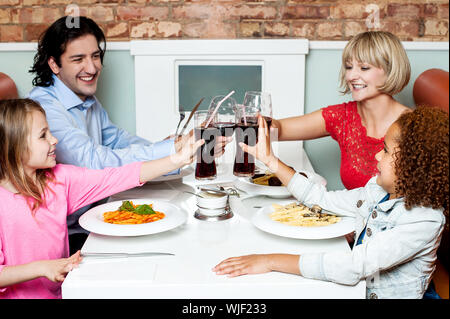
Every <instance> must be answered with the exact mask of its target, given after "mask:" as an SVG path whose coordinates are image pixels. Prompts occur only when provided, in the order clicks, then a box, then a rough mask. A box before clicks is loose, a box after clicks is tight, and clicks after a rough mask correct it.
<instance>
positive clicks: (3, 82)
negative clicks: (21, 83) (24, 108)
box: [0, 72, 19, 100]
mask: <svg viewBox="0 0 450 319" xmlns="http://www.w3.org/2000/svg"><path fill="white" fill-rule="evenodd" d="M18 97H19V94H18V93H17V87H16V84H15V83H14V81H13V80H12V79H11V78H10V77H9V76H8V75H6V74H5V73H2V72H0V100H6V99H17V98H18Z"/></svg>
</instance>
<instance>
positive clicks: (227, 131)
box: [214, 122, 236, 137]
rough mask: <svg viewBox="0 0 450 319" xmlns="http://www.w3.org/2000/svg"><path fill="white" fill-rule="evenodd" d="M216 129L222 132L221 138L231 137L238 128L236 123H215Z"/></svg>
mask: <svg viewBox="0 0 450 319" xmlns="http://www.w3.org/2000/svg"><path fill="white" fill-rule="evenodd" d="M214 127H215V128H216V129H218V130H220V135H221V136H226V137H230V136H232V135H233V133H234V129H235V128H236V124H235V123H231V122H218V123H214Z"/></svg>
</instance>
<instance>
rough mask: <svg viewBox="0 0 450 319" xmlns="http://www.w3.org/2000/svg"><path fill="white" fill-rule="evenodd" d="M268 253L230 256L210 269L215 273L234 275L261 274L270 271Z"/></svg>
mask: <svg viewBox="0 0 450 319" xmlns="http://www.w3.org/2000/svg"><path fill="white" fill-rule="evenodd" d="M269 264H270V255H247V256H241V257H231V258H227V259H225V260H224V261H222V262H220V263H219V264H218V265H217V266H215V267H214V268H213V269H212V270H213V271H214V272H215V273H216V274H217V275H229V277H236V276H241V275H248V274H262V273H266V272H270V271H271V268H270V267H269Z"/></svg>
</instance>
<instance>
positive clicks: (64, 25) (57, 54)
mask: <svg viewBox="0 0 450 319" xmlns="http://www.w3.org/2000/svg"><path fill="white" fill-rule="evenodd" d="M73 21H75V22H76V23H73ZM87 34H92V35H93V36H94V37H95V38H96V39H97V43H98V48H99V50H100V59H101V61H102V63H103V56H104V54H105V50H106V40H105V35H104V33H103V31H102V30H101V29H100V27H99V26H98V25H97V24H96V23H95V22H94V21H93V20H92V19H89V18H87V17H82V16H80V17H71V16H65V17H61V18H59V19H58V20H56V21H55V22H54V23H53V24H52V25H51V26H50V27H49V28H48V29H47V30H46V31H45V32H44V33H43V34H42V35H41V36H40V38H39V43H38V48H37V53H36V55H35V56H34V63H33V66H32V67H31V69H30V70H29V72H30V73H36V76H35V77H34V79H33V85H34V86H50V85H53V72H52V70H51V69H50V66H49V65H48V60H49V59H50V58H51V57H53V58H54V59H55V62H56V64H57V65H58V66H59V67H61V61H60V60H61V59H60V58H61V55H62V54H63V53H64V51H65V50H66V47H67V44H68V43H69V42H70V41H72V40H75V39H77V38H79V37H82V36H84V35H87Z"/></svg>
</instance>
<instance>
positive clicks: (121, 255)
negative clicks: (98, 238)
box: [81, 252, 175, 258]
mask: <svg viewBox="0 0 450 319" xmlns="http://www.w3.org/2000/svg"><path fill="white" fill-rule="evenodd" d="M146 256H175V254H172V253H160V252H142V253H81V257H106V258H128V257H146Z"/></svg>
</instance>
